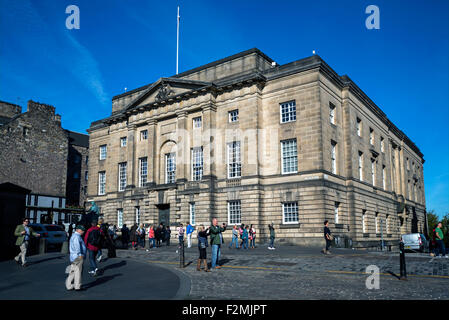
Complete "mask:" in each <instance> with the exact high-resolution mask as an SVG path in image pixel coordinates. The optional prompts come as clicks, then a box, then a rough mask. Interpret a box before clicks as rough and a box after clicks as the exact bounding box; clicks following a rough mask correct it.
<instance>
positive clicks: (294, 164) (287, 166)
mask: <svg viewBox="0 0 449 320" xmlns="http://www.w3.org/2000/svg"><path fill="white" fill-rule="evenodd" d="M281 157H282V159H281V166H282V173H283V174H284V173H296V172H298V150H297V146H296V139H290V140H285V141H281Z"/></svg>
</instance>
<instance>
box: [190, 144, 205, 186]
mask: <svg viewBox="0 0 449 320" xmlns="http://www.w3.org/2000/svg"><path fill="white" fill-rule="evenodd" d="M203 166H204V163H203V147H195V148H192V181H201V179H203Z"/></svg>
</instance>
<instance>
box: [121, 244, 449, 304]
mask: <svg viewBox="0 0 449 320" xmlns="http://www.w3.org/2000/svg"><path fill="white" fill-rule="evenodd" d="M117 252H118V256H119V257H124V258H129V259H137V260H143V261H145V262H148V263H150V264H157V265H159V266H162V267H165V268H169V269H176V270H178V271H181V272H183V273H184V274H186V275H187V276H188V277H189V278H190V280H191V290H190V295H189V296H188V297H185V298H186V299H217V300H219V299H269V300H271V299H449V290H448V285H449V274H448V267H449V259H433V260H432V261H431V259H430V258H429V257H428V256H425V255H417V254H409V256H407V255H406V262H407V272H408V281H399V280H398V275H399V256H398V254H395V253H380V252H372V253H370V252H366V251H353V250H348V249H334V250H333V254H332V255H329V256H325V255H323V254H321V253H320V249H319V248H315V249H313V248H301V247H295V246H281V247H277V248H276V250H273V251H272V250H268V249H267V248H266V246H259V247H257V248H256V249H253V250H236V249H229V248H227V247H226V245H225V246H224V248H223V251H222V256H221V260H222V264H223V268H222V269H220V270H215V271H213V272H210V273H205V272H198V271H196V261H197V258H198V252H197V248H196V247H195V246H193V247H192V248H186V250H185V265H186V267H185V268H183V269H180V268H179V255H178V254H177V253H176V246H174V245H173V246H171V247H168V248H167V247H165V246H163V247H161V248H153V249H150V252H147V251H146V250H141V249H140V250H138V251H134V250H118V251H117ZM210 257H211V254H210V248H209V252H208V261H209V262H210ZM429 261H431V262H429ZM370 265H375V266H377V267H379V269H380V288H379V289H378V290H375V289H372V290H369V289H367V288H366V285H365V282H366V279H367V278H368V276H369V274H366V273H365V271H366V268H367V266H370Z"/></svg>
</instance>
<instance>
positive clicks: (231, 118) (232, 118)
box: [228, 109, 239, 123]
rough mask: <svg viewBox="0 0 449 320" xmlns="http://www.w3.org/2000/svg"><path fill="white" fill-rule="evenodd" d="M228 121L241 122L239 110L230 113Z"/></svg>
mask: <svg viewBox="0 0 449 320" xmlns="http://www.w3.org/2000/svg"><path fill="white" fill-rule="evenodd" d="M228 121H229V122H230V123H232V122H237V121H239V109H235V110H231V111H229V112H228Z"/></svg>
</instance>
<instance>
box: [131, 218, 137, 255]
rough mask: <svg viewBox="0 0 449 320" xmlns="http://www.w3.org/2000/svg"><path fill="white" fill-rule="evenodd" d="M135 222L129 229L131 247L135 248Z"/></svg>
mask: <svg viewBox="0 0 449 320" xmlns="http://www.w3.org/2000/svg"><path fill="white" fill-rule="evenodd" d="M137 228H138V226H137V223H134V224H133V226H132V227H131V230H130V232H129V233H130V235H129V241H131V247H132V248H133V249H134V250H137Z"/></svg>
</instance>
